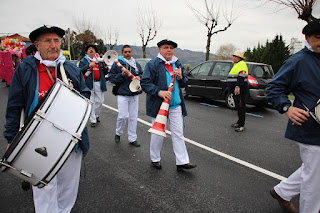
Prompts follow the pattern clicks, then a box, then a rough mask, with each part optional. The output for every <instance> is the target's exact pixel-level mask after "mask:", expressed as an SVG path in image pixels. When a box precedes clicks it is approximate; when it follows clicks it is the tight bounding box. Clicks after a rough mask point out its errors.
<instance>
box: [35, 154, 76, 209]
mask: <svg viewBox="0 0 320 213" xmlns="http://www.w3.org/2000/svg"><path fill="white" fill-rule="evenodd" d="M81 160H82V151H81V149H79V151H78V152H75V151H72V152H71V154H70V156H69V158H68V159H67V161H66V162H65V164H64V165H63V166H62V167H61V169H60V171H59V172H58V173H57V175H56V176H55V177H54V178H53V179H52V180H51V181H50V183H49V184H48V185H47V186H45V187H43V188H40V189H39V188H38V187H35V186H33V187H32V191H33V202H34V207H35V212H36V213H67V212H68V213H69V212H71V210H72V207H73V206H74V204H75V202H76V199H77V194H78V187H79V180H80V169H81Z"/></svg>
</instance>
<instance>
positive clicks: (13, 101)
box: [3, 65, 25, 143]
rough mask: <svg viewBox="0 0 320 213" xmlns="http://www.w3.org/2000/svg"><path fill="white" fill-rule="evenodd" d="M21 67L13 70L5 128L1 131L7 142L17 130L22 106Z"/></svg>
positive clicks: (9, 141)
mask: <svg viewBox="0 0 320 213" xmlns="http://www.w3.org/2000/svg"><path fill="white" fill-rule="evenodd" d="M21 67H22V66H21V65H20V66H18V67H17V69H16V70H15V72H14V74H13V77H12V81H11V85H10V89H9V95H8V103H7V111H6V124H5V129H6V130H5V131H4V133H3V134H4V137H5V138H6V139H7V141H8V143H11V142H12V140H13V138H14V137H15V135H16V134H17V133H18V131H19V128H20V115H21V110H22V108H23V107H24V100H25V97H24V95H23V94H24V92H23V90H24V88H23V79H22V77H21V75H20V73H21V72H23V71H24V70H22V68H21Z"/></svg>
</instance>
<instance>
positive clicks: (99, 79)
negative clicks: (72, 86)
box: [79, 45, 108, 127]
mask: <svg viewBox="0 0 320 213" xmlns="http://www.w3.org/2000/svg"><path fill="white" fill-rule="evenodd" d="M85 51H86V53H87V55H86V56H85V57H84V58H83V59H81V61H80V63H79V68H80V71H81V72H82V73H83V77H84V79H85V81H86V85H87V87H88V88H89V89H90V90H91V96H90V100H91V101H92V102H93V103H94V104H93V106H92V111H91V115H90V122H91V126H92V127H96V125H97V122H100V119H99V115H100V111H101V108H102V104H103V102H104V95H103V93H104V92H105V91H107V86H106V79H105V75H107V74H108V69H107V68H106V67H105V65H104V62H99V61H98V58H100V57H99V55H98V54H97V52H98V49H97V46H96V45H88V46H87V47H86V49H85Z"/></svg>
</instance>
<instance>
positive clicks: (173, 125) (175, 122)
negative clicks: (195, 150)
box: [150, 106, 190, 165]
mask: <svg viewBox="0 0 320 213" xmlns="http://www.w3.org/2000/svg"><path fill="white" fill-rule="evenodd" d="M154 122H155V118H152V124H153V123H154ZM167 124H169V127H170V131H171V137H172V146H173V151H174V154H175V156H176V165H183V164H187V163H190V161H189V155H188V151H187V148H186V144H185V141H184V136H183V116H182V109H181V106H179V107H177V108H175V109H169V115H168V119H167ZM166 126H167V125H166ZM163 139H164V137H163V136H160V135H156V134H151V140H150V157H151V161H152V162H158V161H160V160H161V156H160V152H161V149H162V144H163Z"/></svg>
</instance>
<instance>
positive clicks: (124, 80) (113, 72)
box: [109, 60, 143, 96]
mask: <svg viewBox="0 0 320 213" xmlns="http://www.w3.org/2000/svg"><path fill="white" fill-rule="evenodd" d="M119 62H120V64H122V66H124V67H126V69H127V70H129V71H131V73H132V75H134V76H139V77H140V78H141V76H142V73H143V70H142V68H141V66H140V64H139V63H138V62H136V65H137V68H138V70H139V72H138V73H137V72H136V71H135V69H134V68H133V67H131V66H129V64H128V65H127V64H126V62H124V61H122V60H119ZM121 73H122V70H121V68H120V67H119V66H118V65H117V64H116V63H113V64H112V67H111V69H110V73H109V81H110V82H111V83H114V84H119V89H118V95H127V96H133V95H138V94H139V92H131V91H130V89H129V84H130V83H131V79H130V77H129V76H122V74H121Z"/></svg>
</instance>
